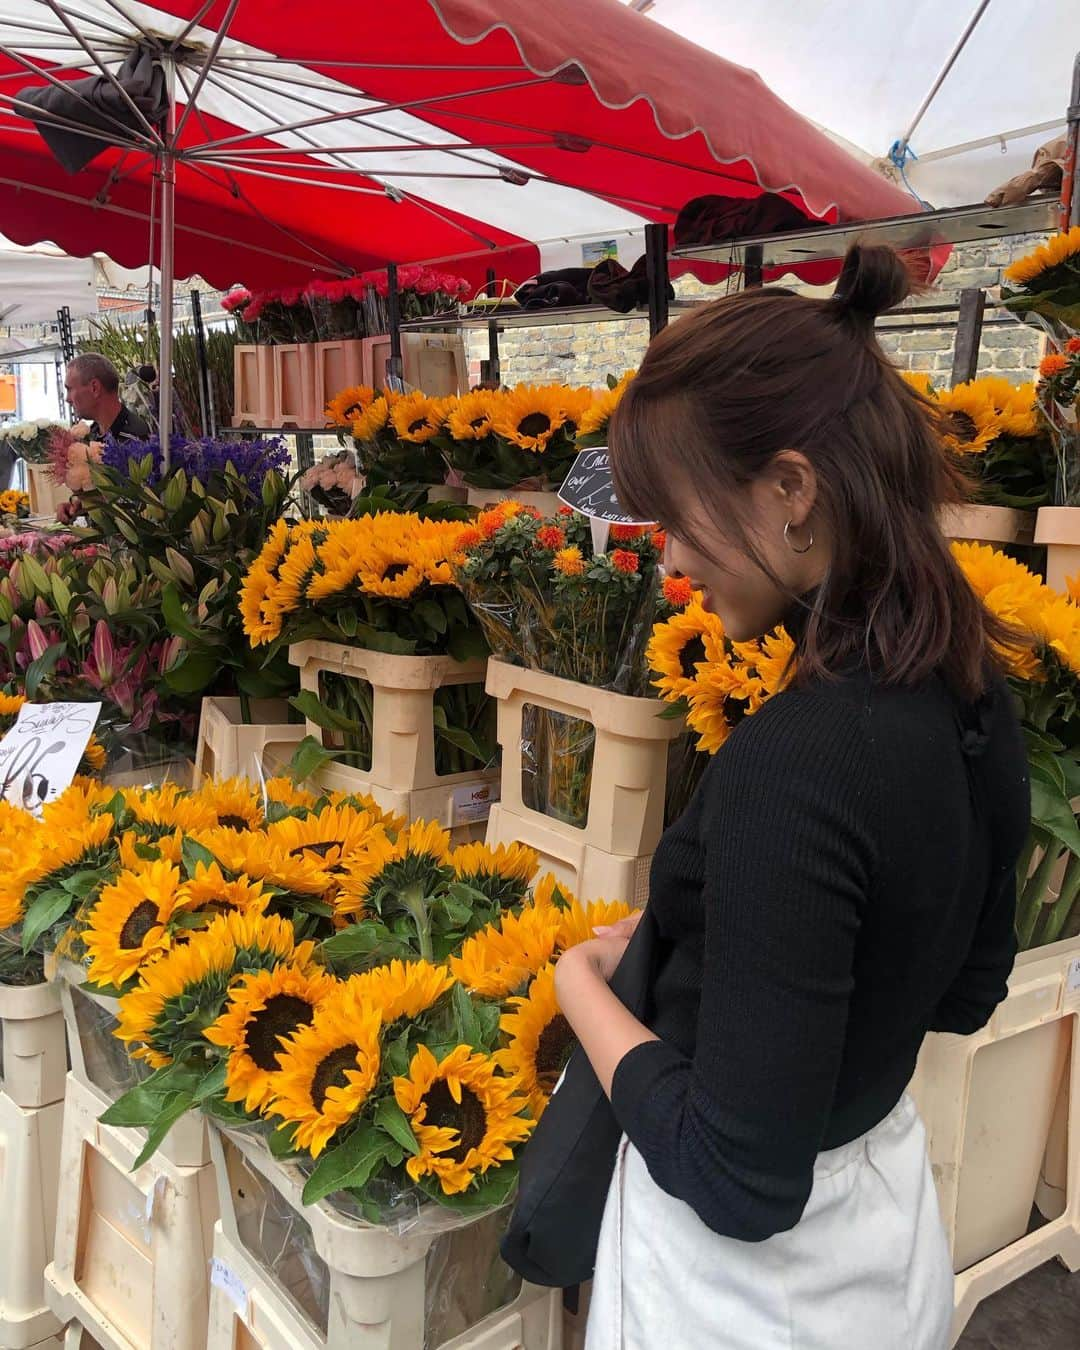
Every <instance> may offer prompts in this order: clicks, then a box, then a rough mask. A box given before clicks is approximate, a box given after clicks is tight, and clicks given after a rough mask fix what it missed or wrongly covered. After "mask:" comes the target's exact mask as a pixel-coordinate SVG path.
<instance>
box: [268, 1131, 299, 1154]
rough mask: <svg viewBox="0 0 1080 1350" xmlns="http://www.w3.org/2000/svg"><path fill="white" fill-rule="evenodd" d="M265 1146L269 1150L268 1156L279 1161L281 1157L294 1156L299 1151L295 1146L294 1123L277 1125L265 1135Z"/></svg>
mask: <svg viewBox="0 0 1080 1350" xmlns="http://www.w3.org/2000/svg"><path fill="white" fill-rule="evenodd" d="M266 1147H267V1148H268V1149H269V1150H270V1156H271V1157H272V1158H277V1159H278V1160H279V1161H280V1160H281V1159H282V1158H292V1157H294V1156H295V1155H296V1154H297V1153H298V1152H299V1150H298V1149H297V1147H296V1127H295V1125H279V1126H278V1127H277V1129H276V1130H273V1131H272V1132H271V1133H270V1134H269V1135H268V1136H267V1140H266Z"/></svg>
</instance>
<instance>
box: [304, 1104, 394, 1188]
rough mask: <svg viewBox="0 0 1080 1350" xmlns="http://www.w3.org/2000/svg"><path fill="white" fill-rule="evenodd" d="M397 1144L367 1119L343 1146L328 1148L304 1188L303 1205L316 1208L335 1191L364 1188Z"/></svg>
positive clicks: (358, 1125)
mask: <svg viewBox="0 0 1080 1350" xmlns="http://www.w3.org/2000/svg"><path fill="white" fill-rule="evenodd" d="M393 1147H394V1141H393V1140H392V1139H389V1138H387V1136H386V1135H385V1134H383V1133H382V1132H381V1131H380V1130H377V1129H376V1128H375V1126H374V1125H372V1124H371V1123H370V1122H368V1121H366V1120H362V1121H360V1122H359V1123H358V1124H357V1126H356V1129H355V1130H353V1132H352V1134H351V1135H349V1137H348V1139H346V1140H345V1142H344V1143H343V1144H339V1145H338V1147H337V1148H331V1149H328V1150H327V1151H326V1152H325V1153H324V1154H323V1156H322V1157H321V1158H320V1159H319V1161H318V1164H317V1165H316V1167H315V1170H314V1171H313V1172H312V1174H311V1176H310V1177H308V1179H307V1184H306V1185H305V1186H304V1194H303V1197H302V1199H303V1203H304V1204H305V1205H314V1204H318V1202H319V1201H320V1200H322V1199H325V1197H326V1196H328V1195H332V1194H333V1193H334V1192H335V1191H340V1190H344V1189H345V1188H346V1187H357V1188H359V1187H361V1186H363V1185H365V1184H366V1182H367V1180H368V1178H369V1177H370V1176H371V1174H372V1172H374V1171H375V1169H376V1167H378V1165H379V1164H380V1163H381V1162H382V1161H383V1159H384V1158H385V1157H386V1156H387V1154H388V1153H389V1152H390V1151H391V1150H392V1149H393Z"/></svg>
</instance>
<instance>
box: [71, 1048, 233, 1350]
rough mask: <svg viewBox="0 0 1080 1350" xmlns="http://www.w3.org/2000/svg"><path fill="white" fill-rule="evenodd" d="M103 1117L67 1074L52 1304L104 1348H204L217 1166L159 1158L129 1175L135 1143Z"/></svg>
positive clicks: (91, 1095) (92, 1097) (89, 1092)
mask: <svg viewBox="0 0 1080 1350" xmlns="http://www.w3.org/2000/svg"><path fill="white" fill-rule="evenodd" d="M100 1112H101V1102H100V1099H99V1097H98V1095H97V1094H96V1093H95V1092H94V1091H93V1089H92V1088H90V1087H88V1086H87V1085H86V1084H84V1083H82V1082H80V1081H79V1079H78V1078H77V1077H75V1075H74V1074H71V1075H69V1077H68V1092H67V1098H66V1101H65V1110H64V1133H63V1146H62V1149H61V1162H60V1178H61V1182H60V1193H59V1203H58V1206H57V1216H56V1244H55V1250H54V1256H53V1260H52V1262H51V1264H50V1265H49V1266H48V1268H47V1269H46V1272H45V1288H46V1297H47V1299H48V1303H49V1307H50V1308H51V1309H52V1311H53V1312H54V1314H55V1315H56V1316H57V1317H58V1318H59V1319H60V1321H61V1322H62V1323H64V1324H65V1325H67V1324H69V1323H77V1324H78V1325H79V1326H81V1327H85V1328H86V1329H87V1330H88V1331H89V1332H90V1334H91V1335H92V1336H93V1338H94V1340H95V1341H97V1342H99V1343H100V1344H101V1345H102V1346H103V1347H105V1350H205V1346H206V1328H207V1316H208V1309H209V1270H210V1265H209V1263H210V1254H211V1248H212V1245H213V1228H214V1223H215V1222H216V1220H217V1204H218V1201H217V1189H216V1186H215V1184H214V1169H213V1167H211V1166H210V1165H207V1166H204V1167H178V1166H176V1165H175V1164H174V1163H172V1162H170V1161H169V1160H168V1159H167V1158H165V1157H163V1156H162V1155H161V1154H160V1153H159V1154H157V1155H156V1156H155V1157H153V1158H151V1159H150V1161H149V1162H147V1163H144V1164H143V1166H142V1167H140V1168H138V1170H136V1171H134V1172H133V1171H132V1170H131V1169H132V1164H133V1163H134V1161H135V1159H136V1157H137V1156H138V1152H139V1149H140V1147H141V1141H140V1140H139V1139H138V1138H134V1137H133V1135H134V1134H135V1132H134V1131H131V1130H118V1129H113V1128H112V1127H110V1126H107V1125H102V1124H100V1123H99V1121H98V1116H99V1114H100Z"/></svg>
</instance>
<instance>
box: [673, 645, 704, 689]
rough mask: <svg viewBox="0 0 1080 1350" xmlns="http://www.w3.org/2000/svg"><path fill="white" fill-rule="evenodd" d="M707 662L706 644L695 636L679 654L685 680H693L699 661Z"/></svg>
mask: <svg viewBox="0 0 1080 1350" xmlns="http://www.w3.org/2000/svg"><path fill="white" fill-rule="evenodd" d="M704 660H705V642H704V640H703V639H702V638H701V637H699V636H697V635H696V634H695V636H694V637H692V638H691V639H690V640H689V642H687V643H686V645H685V646H684V647H683V649H682V651H681V652H680V653H679V666H680V667H681V669H682V674H683V679H684V680H692V679H693V678H694V677H695V675H697V671H696V670H695V669H694V666H695V665H696V664H697V663H698V662H699V661H704Z"/></svg>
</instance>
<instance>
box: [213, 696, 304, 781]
mask: <svg viewBox="0 0 1080 1350" xmlns="http://www.w3.org/2000/svg"><path fill="white" fill-rule="evenodd" d="M250 711H251V716H252V718H253V721H251V722H245V721H244V715H243V706H242V703H241V701H240V699H238V698H204V699H203V701H202V710H201V713H200V716H199V741H198V746H197V748H196V751H195V786H196V787H198V786H199V784H200V783H201V782H202V781H203V779H204V778H237V777H241V778H250V779H252V780H256V779H257V778H258V774H259V772H260V771H261V772H263V773H264V774H265V775H266V777H267V778H272V777H273V776H274V775H275V774H277V773H280V772H281V771H282V769H283V768H284V766H285V765H287V764H288V762H289V760H290V759H291V758H292V755H293V751H294V750H295V749H296V747H297V746H298V745H299V744H300V742H301V741H302V740H303V739H304V737H305V736H306V735H307V728H306V727H305V726H304V724H303V723H302V722H290V721H289V705H288V702H287V701H286V700H285V699H277V698H261V699H252V700H251V703H250Z"/></svg>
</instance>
